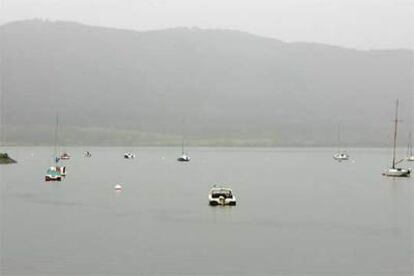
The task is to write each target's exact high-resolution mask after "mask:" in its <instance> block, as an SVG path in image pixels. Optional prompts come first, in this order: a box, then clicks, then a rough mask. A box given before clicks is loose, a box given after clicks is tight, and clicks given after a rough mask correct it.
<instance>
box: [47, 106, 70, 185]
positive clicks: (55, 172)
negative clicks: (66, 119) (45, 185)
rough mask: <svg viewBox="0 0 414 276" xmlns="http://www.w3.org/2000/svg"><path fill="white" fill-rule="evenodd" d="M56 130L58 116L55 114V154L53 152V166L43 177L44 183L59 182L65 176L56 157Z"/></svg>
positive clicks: (58, 158) (64, 171)
mask: <svg viewBox="0 0 414 276" xmlns="http://www.w3.org/2000/svg"><path fill="white" fill-rule="evenodd" d="M58 129H59V115H58V114H56V127H55V152H54V156H53V159H54V163H55V164H54V166H50V167H49V168H48V169H47V171H46V175H45V181H61V180H62V178H63V177H64V176H66V167H65V166H60V165H59V162H60V156H59V155H58V149H57V147H58V146H57V143H58V142H57V141H58Z"/></svg>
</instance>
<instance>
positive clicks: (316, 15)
mask: <svg viewBox="0 0 414 276" xmlns="http://www.w3.org/2000/svg"><path fill="white" fill-rule="evenodd" d="M0 2H1V14H0V24H3V23H6V22H10V21H15V20H22V19H29V18H42V19H51V20H69V21H76V22H81V23H86V24H89V25H99V26H107V27H117V28H126V29H134V30H152V29H162V28H171V27H178V26H187V27H194V26H196V27H201V28H224V29H237V30H242V31H248V32H250V33H254V34H258V35H263V36H267V37H273V38H278V39H281V40H284V41H307V42H321V43H327V44H333V45H339V46H346V47H352V48H360V49H372V48H375V49H377V48H412V49H414V0H0Z"/></svg>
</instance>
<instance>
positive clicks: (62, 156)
mask: <svg viewBox="0 0 414 276" xmlns="http://www.w3.org/2000/svg"><path fill="white" fill-rule="evenodd" d="M60 159H61V160H69V159H70V155H69V153H67V152H64V153H62V155H61V156H60Z"/></svg>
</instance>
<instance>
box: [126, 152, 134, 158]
mask: <svg viewBox="0 0 414 276" xmlns="http://www.w3.org/2000/svg"><path fill="white" fill-rule="evenodd" d="M124 158H125V159H134V158H135V154H133V153H130V152H126V153H124Z"/></svg>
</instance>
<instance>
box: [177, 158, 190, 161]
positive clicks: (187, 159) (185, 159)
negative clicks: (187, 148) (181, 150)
mask: <svg viewBox="0 0 414 276" xmlns="http://www.w3.org/2000/svg"><path fill="white" fill-rule="evenodd" d="M177 161H179V162H190V158H182V157H178V158H177Z"/></svg>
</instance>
